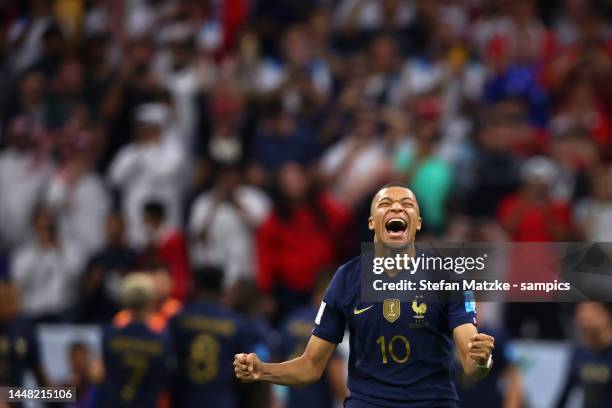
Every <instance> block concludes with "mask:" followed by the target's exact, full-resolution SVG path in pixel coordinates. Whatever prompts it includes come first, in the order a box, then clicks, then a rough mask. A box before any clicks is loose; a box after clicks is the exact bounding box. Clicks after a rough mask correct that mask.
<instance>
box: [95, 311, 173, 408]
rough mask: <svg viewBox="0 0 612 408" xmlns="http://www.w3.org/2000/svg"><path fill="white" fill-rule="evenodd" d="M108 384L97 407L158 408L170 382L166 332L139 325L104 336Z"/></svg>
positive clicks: (133, 323) (128, 324) (113, 329)
mask: <svg viewBox="0 0 612 408" xmlns="http://www.w3.org/2000/svg"><path fill="white" fill-rule="evenodd" d="M103 354H104V367H105V381H104V384H103V386H102V390H101V395H100V399H99V404H97V405H98V406H101V407H105V408H106V407H138V408H147V407H156V406H157V403H158V400H159V398H160V397H161V395H162V392H163V391H164V390H166V389H167V386H168V382H169V378H170V367H171V360H170V359H171V347H170V339H169V337H168V336H167V334H166V333H165V332H162V331H159V330H155V329H153V328H151V327H149V326H148V325H146V324H145V323H142V322H140V321H131V322H126V323H125V324H123V325H121V326H120V327H111V328H110V329H108V330H107V331H106V332H105V333H104V338H103Z"/></svg>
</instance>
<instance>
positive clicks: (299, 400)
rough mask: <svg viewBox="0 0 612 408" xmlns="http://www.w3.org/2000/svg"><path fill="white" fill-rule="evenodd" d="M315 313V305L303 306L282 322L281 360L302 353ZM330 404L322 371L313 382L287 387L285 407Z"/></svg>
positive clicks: (319, 407) (323, 407)
mask: <svg viewBox="0 0 612 408" xmlns="http://www.w3.org/2000/svg"><path fill="white" fill-rule="evenodd" d="M316 315H317V308H316V307H313V306H305V307H302V308H300V309H297V310H296V311H294V312H292V313H291V314H290V315H288V316H287V318H286V319H285V320H284V321H283V322H282V324H281V329H280V337H281V338H280V347H279V354H280V356H281V358H282V360H283V361H284V360H291V359H294V358H297V357H299V356H301V355H302V353H303V352H304V350H305V349H306V345H307V344H308V340H309V339H310V336H311V333H312V326H313V322H314V319H315V317H316ZM332 358H333V357H332ZM336 358H338V357H336ZM332 406H333V395H332V392H331V389H330V386H329V382H328V380H327V376H326V373H323V376H322V377H321V379H320V380H319V381H317V382H316V383H314V384H311V385H309V386H306V387H299V388H297V387H291V388H289V401H288V404H287V408H310V407H317V408H332Z"/></svg>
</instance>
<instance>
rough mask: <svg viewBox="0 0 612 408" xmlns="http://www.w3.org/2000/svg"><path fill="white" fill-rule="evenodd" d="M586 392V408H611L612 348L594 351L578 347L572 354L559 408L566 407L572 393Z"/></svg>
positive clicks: (584, 404)
mask: <svg viewBox="0 0 612 408" xmlns="http://www.w3.org/2000/svg"><path fill="white" fill-rule="evenodd" d="M574 387H580V388H582V390H583V391H584V393H583V395H584V403H583V407H584V408H605V407H610V404H611V401H612V346H610V347H607V348H606V349H604V350H600V351H593V350H589V349H587V348H585V347H582V346H577V347H576V348H574V350H573V352H572V357H571V360H570V366H569V375H568V378H567V380H566V384H565V387H564V390H563V392H562V396H561V398H560V401H559V402H558V404H557V407H559V408H561V407H564V406H565V403H566V401H567V398H568V396H569V394H570V391H571V390H572V389H573V388H574Z"/></svg>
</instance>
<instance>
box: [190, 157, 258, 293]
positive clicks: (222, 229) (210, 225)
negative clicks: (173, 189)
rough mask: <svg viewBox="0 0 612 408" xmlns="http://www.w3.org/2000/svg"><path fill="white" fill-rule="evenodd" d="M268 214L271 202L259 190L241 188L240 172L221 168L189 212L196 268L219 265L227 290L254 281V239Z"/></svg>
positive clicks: (193, 258)
mask: <svg viewBox="0 0 612 408" xmlns="http://www.w3.org/2000/svg"><path fill="white" fill-rule="evenodd" d="M269 211H270V200H269V199H268V197H267V196H266V195H265V193H264V192H263V191H261V190H259V189H258V188H255V187H251V186H247V185H244V184H241V175H240V170H239V168H238V167H237V166H235V165H229V164H226V165H223V167H222V168H220V169H219V172H218V177H217V178H216V183H215V185H214V186H213V188H212V189H211V190H210V191H208V192H205V193H203V194H201V195H200V196H199V197H198V198H197V199H196V200H195V202H194V204H193V206H192V208H191V215H190V218H189V234H190V235H191V237H192V242H193V244H192V247H191V256H192V262H193V263H194V264H195V265H196V266H201V265H206V264H210V263H211V262H215V263H221V264H222V265H223V267H224V269H225V271H226V272H225V282H224V284H225V285H226V286H229V285H231V284H233V283H234V282H236V281H237V280H238V279H239V278H242V277H246V278H251V279H252V278H253V277H254V276H253V275H254V269H253V265H254V264H255V262H254V249H253V245H254V244H253V236H254V233H255V230H256V229H257V227H258V226H259V225H260V224H261V223H262V222H263V221H264V220H265V219H266V217H267V215H268V213H269Z"/></svg>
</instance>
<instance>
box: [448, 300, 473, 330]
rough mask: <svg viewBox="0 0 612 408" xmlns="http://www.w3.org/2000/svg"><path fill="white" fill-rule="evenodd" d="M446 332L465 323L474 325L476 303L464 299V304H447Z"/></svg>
mask: <svg viewBox="0 0 612 408" xmlns="http://www.w3.org/2000/svg"><path fill="white" fill-rule="evenodd" d="M447 306H448V331H449V332H451V333H452V332H453V330H454V329H455V327H458V326H461V325H462V324H465V323H472V324H473V325H476V302H474V301H472V300H469V299H466V301H465V302H453V303H448V305H447Z"/></svg>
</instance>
